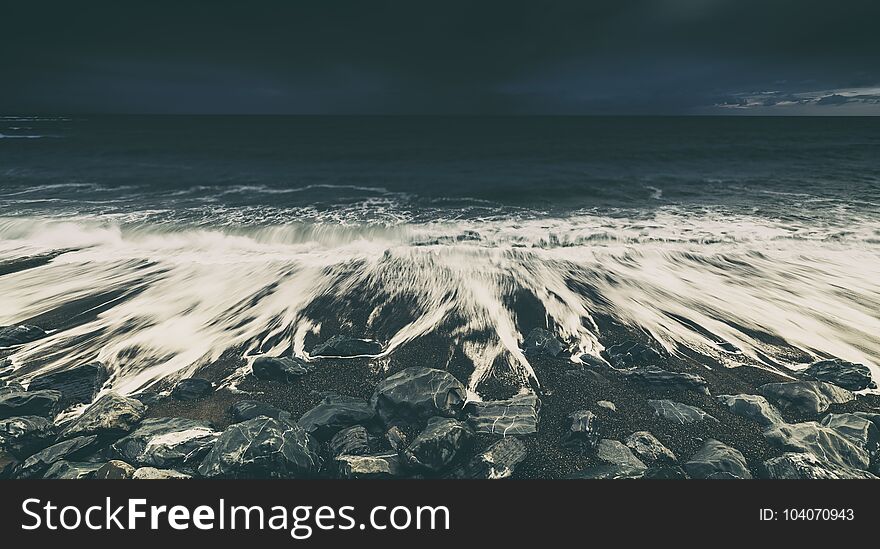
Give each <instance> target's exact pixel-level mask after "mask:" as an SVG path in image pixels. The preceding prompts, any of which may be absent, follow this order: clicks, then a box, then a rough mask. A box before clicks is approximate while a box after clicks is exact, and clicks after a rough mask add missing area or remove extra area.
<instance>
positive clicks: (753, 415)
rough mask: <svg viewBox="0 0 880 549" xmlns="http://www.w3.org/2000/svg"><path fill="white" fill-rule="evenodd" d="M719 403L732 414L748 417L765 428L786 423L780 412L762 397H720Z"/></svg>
mask: <svg viewBox="0 0 880 549" xmlns="http://www.w3.org/2000/svg"><path fill="white" fill-rule="evenodd" d="M718 401H719V402H721V404H723V405H725V406H727V409H728V410H730V413H731V414H734V415H738V416H742V417H747V418H749V419H751V420H753V421H755V422H756V423H758V424H759V425H762V426H764V427H770V426H773V425H776V424H777V423H784V421H783V419H782V416H781V415H780V414H779V410H777V409H776V407H775V406H773V405H772V404H770V403H769V402H768V401H767V399H766V398H764V397H762V396H761V395H746V394H742V395H720V396H719V397H718Z"/></svg>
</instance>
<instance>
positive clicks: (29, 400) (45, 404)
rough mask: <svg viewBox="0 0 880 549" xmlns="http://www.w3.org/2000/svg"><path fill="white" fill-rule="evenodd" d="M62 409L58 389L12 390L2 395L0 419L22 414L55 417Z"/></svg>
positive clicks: (0, 399)
mask: <svg viewBox="0 0 880 549" xmlns="http://www.w3.org/2000/svg"><path fill="white" fill-rule="evenodd" d="M60 409H61V393H60V392H58V391H49V390H46V391H27V392H11V393H6V394H5V395H0V419H6V418H10V417H20V416H40V417H50V418H51V417H55V414H56V413H57V412H58V411H60Z"/></svg>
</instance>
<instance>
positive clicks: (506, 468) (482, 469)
mask: <svg viewBox="0 0 880 549" xmlns="http://www.w3.org/2000/svg"><path fill="white" fill-rule="evenodd" d="M527 455H528V450H527V449H526V445H525V444H524V443H523V442H522V441H521V440H520V439H518V438H516V437H504V438H502V439H501V440H499V441H498V442H496V443H494V444H493V445H492V446H489V448H487V449H486V450H485V451H484V452H482V453H480V454H477V455H476V456H475V457H474V458H473V459H472V460H470V461H469V462H468V463H467V464H465V465H464V466H462V467H460V468H458V469H456V470H455V471H454V472H453V473H452V474H450V475H449V476H450V478H462V479H464V478H467V479H503V478H509V477H510V476H511V475H513V472H514V470H515V469H516V466H517V465H519V464H520V463H522V462H523V461H525V459H526V456H527Z"/></svg>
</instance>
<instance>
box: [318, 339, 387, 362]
mask: <svg viewBox="0 0 880 549" xmlns="http://www.w3.org/2000/svg"><path fill="white" fill-rule="evenodd" d="M381 352H382V345H381V344H380V343H379V342H378V341H374V340H372V339H357V338H354V337H348V336H344V335H336V336H333V337H331V338H330V339H328V340H327V341H325V342H324V343H321V344H320V345H317V346H315V348H314V349H312V352H311V353H309V356H321V357H352V356H374V355H378V354H380V353H381Z"/></svg>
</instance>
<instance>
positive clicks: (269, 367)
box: [251, 356, 315, 382]
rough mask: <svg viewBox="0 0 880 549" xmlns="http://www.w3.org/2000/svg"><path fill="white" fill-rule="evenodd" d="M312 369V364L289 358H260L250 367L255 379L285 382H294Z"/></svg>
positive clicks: (313, 367)
mask: <svg viewBox="0 0 880 549" xmlns="http://www.w3.org/2000/svg"><path fill="white" fill-rule="evenodd" d="M314 369H315V365H314V364H310V363H308V362H306V361H305V360H303V359H301V358H297V357H289V356H284V357H274V356H261V357H259V358H257V359H256V360H254V363H253V364H252V365H251V370H252V371H253V374H254V377H256V378H257V379H268V380H272V381H285V382H291V381H296V380H297V379H299V378H301V377H302V376H304V375H306V374H308V373H309V372H311V371H312V370H314Z"/></svg>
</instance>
